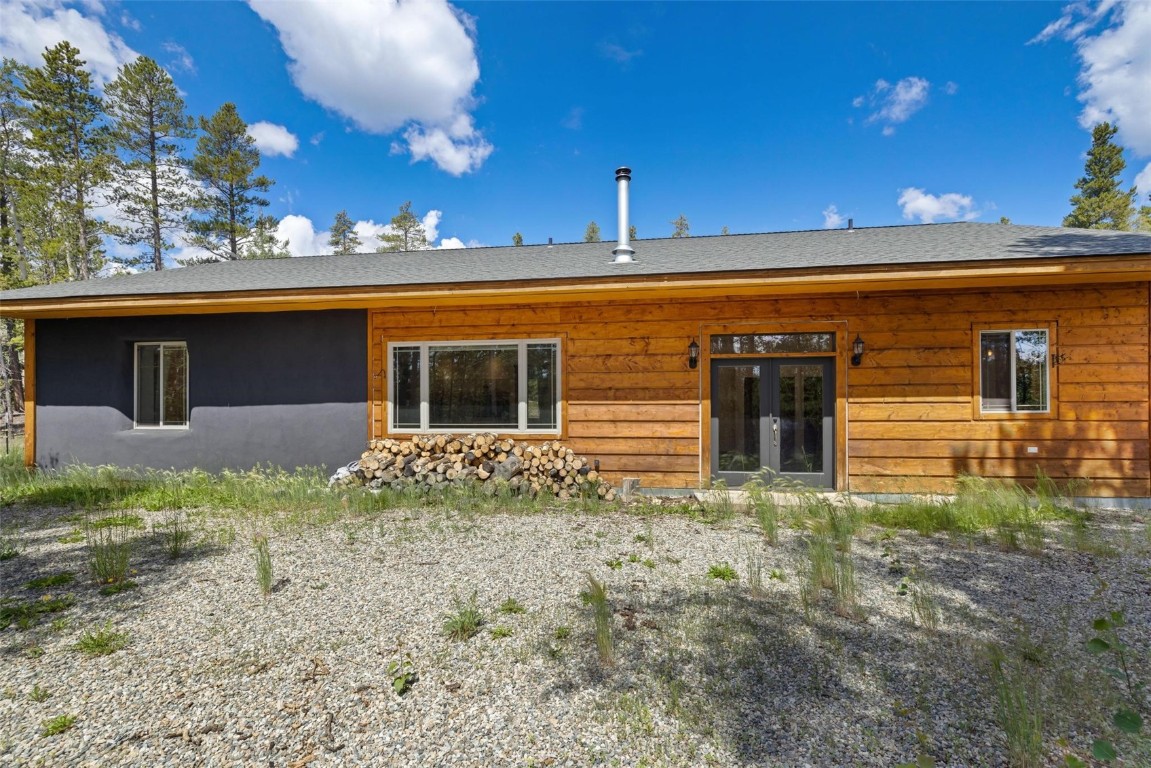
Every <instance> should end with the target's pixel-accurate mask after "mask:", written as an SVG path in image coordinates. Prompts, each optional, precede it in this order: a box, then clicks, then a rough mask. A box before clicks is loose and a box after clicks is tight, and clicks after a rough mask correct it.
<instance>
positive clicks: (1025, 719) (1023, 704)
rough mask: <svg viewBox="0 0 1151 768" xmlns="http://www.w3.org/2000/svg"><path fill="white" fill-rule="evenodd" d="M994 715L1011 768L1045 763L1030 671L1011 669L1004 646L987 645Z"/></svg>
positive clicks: (1040, 720)
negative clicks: (1004, 740)
mask: <svg viewBox="0 0 1151 768" xmlns="http://www.w3.org/2000/svg"><path fill="white" fill-rule="evenodd" d="M987 657H988V664H989V667H990V675H991V684H992V687H993V688H994V689H995V699H996V707H995V714H996V717H997V718H998V720H999V725H1000V727H1002V728H1003V733H1004V735H1005V736H1006V737H1007V759H1008V762H1009V763H1010V764H1011V765H1012V766H1013V767H1014V768H1039V766H1042V765H1044V763H1045V760H1044V754H1043V705H1042V702H1041V701H1040V691H1039V685H1038V683H1037V680H1036V675H1034V674H1033V670H1029V669H1019V668H1012V667H1011V666H1010V665H1009V664H1008V660H1007V655H1006V654H1005V653H1004V652H1003V649H1002V648H1000V647H999V646H998V645H995V644H994V643H992V644H989V645H988V646H987Z"/></svg>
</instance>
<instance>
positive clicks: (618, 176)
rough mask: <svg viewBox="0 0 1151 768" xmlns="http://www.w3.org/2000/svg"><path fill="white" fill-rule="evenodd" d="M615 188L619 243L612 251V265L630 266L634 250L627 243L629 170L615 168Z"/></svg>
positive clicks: (628, 232) (628, 227) (628, 230)
mask: <svg viewBox="0 0 1151 768" xmlns="http://www.w3.org/2000/svg"><path fill="white" fill-rule="evenodd" d="M615 181H616V188H617V189H618V190H619V213H618V218H619V242H618V243H617V244H616V247H615V248H613V249H612V255H613V256H615V258H614V259H612V264H630V263H631V262H633V261H635V259H633V258H632V256H634V255H635V250H634V249H633V248H632V247H631V244H630V243H629V242H628V239H629V238H630V236H631V235H630V225H629V223H628V210H627V205H628V200H627V188H628V184H629V183H630V182H631V168H616V170H615Z"/></svg>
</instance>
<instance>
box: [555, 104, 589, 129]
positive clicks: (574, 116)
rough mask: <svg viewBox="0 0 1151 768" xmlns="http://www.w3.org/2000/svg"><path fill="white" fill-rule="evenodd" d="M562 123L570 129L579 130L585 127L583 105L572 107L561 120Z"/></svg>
mask: <svg viewBox="0 0 1151 768" xmlns="http://www.w3.org/2000/svg"><path fill="white" fill-rule="evenodd" d="M560 125H562V126H563V127H564V128H567V129H568V130H569V131H578V130H579V129H581V128H583V107H572V108H571V111H570V112H568V113H567V116H566V117H565V118H564V119H563V120H561V121H560Z"/></svg>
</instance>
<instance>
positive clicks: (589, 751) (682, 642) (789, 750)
mask: <svg viewBox="0 0 1151 768" xmlns="http://www.w3.org/2000/svg"><path fill="white" fill-rule="evenodd" d="M0 514H2V515H3V518H4V520H3V522H4V524H5V526H6V527H7V528H8V531H9V533H12V531H15V532H16V535H18V536H19V537H20V539H21V542H22V550H23V551H22V552H21V554H20V555H19V556H17V557H15V558H13V559H11V560H7V561H4V562H2V563H0V569H2V594H3V596H4V597H5V598H9V599H11V600H16V601H25V602H33V601H36V600H40V599H43V596H44V595H45V594H51V595H53V596H57V597H58V596H61V595H65V594H71V595H73V596H74V598H75V600H76V603H75V605H73V606H72V607H71V608H68V609H67V610H65V611H63V612H61V613H57V614H50V615H46V616H43V617H42V618H41V619H40V621H39V623H38V624H36V625H35V626H33V627H26V628H24V629H20V628H18V627H17V626H16V625H13V626H10V627H8V628H7V629H5V630H3V631H0V680H2V681H3V683H2V684H3V696H2V697H0V763H3V764H5V765H13V766H24V765H47V766H70V765H82V766H89V765H91V766H97V765H99V766H119V765H123V766H154V765H204V766H216V765H229V766H231V765H268V766H301V767H302V766H306V765H307V766H313V767H317V766H336V765H349V766H351V765H421V766H422V765H466V766H489V765H499V766H503V765H508V766H550V765H555V766H583V765H629V766H630V765H723V766H740V765H749V766H750V765H754V766H805V765H818V766H833V765H834V766H839V765H843V766H847V765H853V766H854V765H859V766H872V765H874V766H892V765H896V764H898V763H900V762H904V761H908V762H913V761H916V760H917V759H920V760H925V759H926V758H927V757H928V756H930V757H931V758H933V759H934V760H935V765H940V766H942V765H952V766H960V765H963V766H999V765H1007V764H1008V761H1007V757H1006V754H1007V742H1006V740H1005V737H1004V735H1003V731H1002V729H1001V728H1000V727H999V726H998V724H997V722H996V718H995V702H996V694H995V691H994V688H993V687H992V685H991V683H990V682H989V669H990V665H989V663H988V662H987V659H986V652H985V650H984V649H985V647H986V644H987V643H988V642H996V643H999V644H1001V645H1002V646H1003V647H1004V648H1006V649H1007V654H1008V669H1009V671H1012V670H1013V672H1012V674H1014V675H1015V678H1014V679H1017V680H1019V681H1022V682H1021V683H1020V685H1023V686H1027V685H1031V686H1032V687H1033V688H1034V687H1035V686H1039V687H1038V689H1037V690H1038V691H1039V692H1040V694H1041V695H1042V697H1043V701H1044V702H1046V704H1045V707H1044V709H1045V711H1047V712H1048V715H1047V722H1046V723H1045V731H1044V734H1045V750H1046V752H1047V755H1048V759H1049V761H1050V764H1052V765H1056V764H1058V765H1062V764H1063V762H1062V756H1061V755H1062V753H1063V752H1064V751H1066V750H1068V749H1070V750H1073V751H1075V752H1076V753H1077V754H1079V755H1081V756H1086V755H1087V754H1088V752H1089V750H1090V744H1091V741H1092V739H1094V738H1096V737H1098V736H1100V735H1105V734H1110V731H1109V730H1108V724H1107V720H1108V718H1109V712H1110V711H1111V710H1110V707H1111V706H1112V699H1113V698H1114V694H1115V691H1116V688H1115V686H1114V685H1113V684H1112V683H1111V681H1110V680H1109V679H1108V678H1106V677H1105V676H1104V675H1103V674H1102V672H1101V671H1100V669H1101V663H1100V660H1099V659H1098V658H1096V657H1090V656H1088V655H1087V654H1086V653H1085V652H1084V642H1085V640H1086V639H1087V638H1089V637H1090V636H1091V620H1092V619H1093V618H1094V617H1096V616H1098V615H1102V614H1103V613H1105V612H1106V611H1109V610H1112V609H1122V610H1123V611H1124V612H1125V614H1126V618H1127V621H1128V623H1129V626H1128V628H1127V634H1126V639H1127V641H1128V643H1129V644H1130V645H1131V646H1132V649H1133V651H1134V653H1133V657H1134V658H1135V663H1136V664H1137V670H1138V671H1139V673H1140V674H1142V675H1145V674H1146V672H1147V671H1148V669H1147V666H1148V665H1147V662H1148V658H1149V657H1148V648H1149V647H1151V588H1149V586H1148V584H1149V582H1151V580H1149V575H1151V538H1149V537H1148V533H1147V531H1146V524H1145V522H1144V521H1143V520H1141V519H1140V518H1139V517H1136V516H1132V515H1129V514H1126V513H1119V512H1114V513H1100V514H1099V515H1097V516H1096V518H1095V522H1094V523H1093V524H1092V531H1091V536H1090V538H1089V539H1088V540H1084V539H1082V538H1081V539H1078V540H1075V539H1073V537H1072V535H1071V534H1070V532H1062V531H1059V530H1055V529H1049V530H1048V532H1047V541H1046V543H1045V546H1044V551H1043V552H1042V553H1041V554H1027V553H1024V552H1020V551H1003V550H1001V549H1000V548H998V547H997V546H995V544H994V543H992V542H989V541H980V540H973V539H953V538H949V537H945V536H937V537H933V538H923V537H920V536H918V535H915V534H911V533H899V534H897V535H895V534H891V533H886V532H883V531H880V530H879V529H866V530H864V531H861V532H860V533H859V535H858V536H857V538H856V540H855V543H854V547H853V554H852V557H853V562H854V563H855V568H856V587H857V590H858V596H859V605H860V607H861V609H862V616H860V617H856V618H844V617H841V616H840V615H837V614H836V612H834V611H833V610H832V608H833V606H832V603H831V600H830V598H829V597H828V596H826V595H824V596H823V597H822V598H820V603H819V604H817V605H810V606H809V607H808V609H807V610H805V608H804V605H803V601H802V600H801V592H802V590H801V585H802V583H803V582H804V578H805V577H804V573H805V571H806V568H807V555H806V551H807V548H806V545H805V543H804V540H803V536H802V534H801V533H800V532H795V531H785V532H784V533H783V535H782V540H781V542H780V545H779V546H777V547H770V546H767V544H766V543H765V542H764V541H763V538H762V536H761V535H760V533H759V531H758V529H757V528H755V527H754V526H753V525H752V523H751V521H750V519H749V518H746V517H743V516H737V517H736V518H734V519H732V520H730V521H728V522H726V523H722V524H706V523H702V522H698V521H694V520H692V519H689V518H687V517H685V516H682V515H680V516H671V515H655V516H638V515H629V514H620V513H615V514H610V515H608V514H581V513H577V512H553V513H544V514H535V515H483V516H478V517H475V516H471V517H469V516H465V515H460V514H456V513H452V512H445V511H422V512H409V513H400V512H393V513H387V514H384V515H381V516H378V517H374V518H372V519H362V520H352V521H342V522H336V523H329V524H325V525H307V524H303V523H299V522H295V523H287V522H286V521H280V522H279V523H278V524H275V523H274V521H269V520H260V521H245V520H243V519H242V518H240V517H207V516H204V517H196V516H193V518H192V525H193V527H194V528H195V533H196V537H195V538H196V541H197V542H198V544H197V545H196V546H194V547H193V548H192V549H191V551H189V552H188V553H186V554H185V555H183V556H182V557H180V558H178V559H175V560H173V559H169V558H168V556H167V553H166V552H165V550H164V548H163V546H162V543H161V542H160V540H159V539H158V538H157V537H155V536H153V535H151V534H148V533H145V532H144V531H141V532H139V537H140V538H139V539H138V541H137V544H136V547H135V550H134V554H133V561H132V567H133V568H134V569H135V571H136V572H135V573H134V574H133V575H132V578H133V579H134V580H135V581H136V582H137V583H138V585H139V586H138V588H136V589H133V590H130V591H126V592H122V593H120V594H117V595H114V596H102V595H100V594H99V592H98V591H97V588H96V587H95V586H93V585H91V584H90V583H89V582H88V578H87V572H88V565H87V560H86V557H87V555H86V547H85V544H84V543H83V542H82V541H80V542H76V541H74V540H73V542H72V543H61V541H60V540H61V538H64V539H65V540H67V539H68V534H69V533H73V532H74V531H75V528H76V522H75V518H74V517H73V519H72V520H71V521H69V520H68V519H67V518H66V515H67V514H68V513H65V512H60V511H55V512H53V511H51V510H39V511H29V510H0ZM139 514H141V515H143V516H144V517H145V518H147V521H148V523H149V524H150V523H153V522H158V521H163V520H164V519H165V518H166V517H167V518H170V517H171V515H167V516H165V515H163V514H148V513H139ZM256 533H265V534H267V535H268V538H269V541H270V550H271V555H272V561H273V566H274V571H275V579H276V587H275V588H274V590H273V592H272V593H271V594H270V595H269V596H267V597H266V598H265V597H264V596H263V595H262V594H261V593H260V590H259V588H258V584H257V579H256V571H255V565H254V555H253V548H252V546H251V541H252V537H253V535H254V534H256ZM74 538H75V537H73V539H74ZM1073 544H1075V546H1072V545H1073ZM750 561H758V562H760V563H761V564H762V582H763V589H762V590H761V591H760V590H756V591H755V592H757V593H753V590H752V589H751V588H750V584H749V562H750ZM609 563H610V564H609ZM721 563H729V564H731V565H732V566H733V567H734V569H735V570H736V572H737V573H738V574H739V579H738V580H737V581H733V582H728V583H725V582H723V581H720V580H717V579H712V578H708V577H707V573H708V570H709V568H710V567H711V566H713V565H718V564H721ZM65 570H68V571H73V572H75V573H76V574H77V578H76V581H75V583H73V584H69V585H66V586H59V587H48V588H41V589H34V588H30V587H29V586H27V582H28V581H29V580H30V579H32V578H35V577H42V576H50V575H52V574H56V573H59V572H61V571H65ZM589 572H590V573H591V574H593V575H595V576H596V577H597V578H598V579H601V580H603V581H604V582H605V583H606V584H607V589H608V598H609V601H610V603H611V606H612V608H613V610H614V613H613V617H612V621H613V634H614V648H615V663H614V665H612V666H610V667H605V666H604V665H603V664H601V663H600V660H599V656H598V655H597V652H596V645H595V640H594V635H593V623H592V614H591V609H590V608H589V607H587V606H585V605H584V603H583V601H582V600H581V598H580V593H581V592H582V591H583V590H584V589H586V586H587V578H586V573H589ZM909 574H916V575H917V577H918V579H917V581H916V582H915V583H916V584H918V585H922V587H923V589H925V590H926V591H927V594H928V595H929V596H930V597H931V599H932V602H933V603H934V604H935V605H936V606H938V608H939V609H940V611H941V616H942V618H941V620H940V623H939V626H938V628H937V629H936V630H935V631H929V630H928V629H927V628H926V627H924V626H923V623H922V622H921V621H918V622H917V621H914V620H913V616H912V599H911V596H910V595H906V594H900V583H901V580H902V579H903V578H904V576H906V575H909ZM780 576H781V577H782V578H777V577H780ZM473 593H474V594H475V599H476V602H477V604H478V606H479V607H480V609H481V610H482V612H483V614H484V617H485V619H486V622H487V623H486V624H485V625H484V626H483V628H482V630H481V631H480V633H479V634H478V635H476V636H475V637H472V638H471V639H469V640H466V641H463V642H453V641H452V640H450V639H448V638H447V637H446V635H445V633H444V629H443V624H444V620H445V617H446V616H447V615H448V614H449V613H451V612H452V611H453V605H454V601H455V600H466V599H467V598H469V597H470V596H471V595H472V594H473ZM509 597H512V598H515V599H516V600H517V601H518V602H519V603H520V604H521V605H522V606H523V607H524V608H525V609H526V611H525V612H524V613H519V614H511V613H507V614H505V613H500V612H499V606H500V605H501V603H503V602H504V601H505V600H506V599H507V598H509ZM9 604H11V602H10V603H9ZM53 620H56V621H55V622H53ZM102 626H106V627H107V628H108V629H110V630H111V631H118V632H121V633H124V634H125V635H126V636H127V640H128V642H127V645H126V646H125V647H124V648H123V649H121V650H119V651H117V652H115V653H112V654H110V655H106V656H89V655H86V654H84V653H82V652H80V651H79V650H77V649H76V648H75V645H76V643H77V641H78V640H79V639H80V637H81V636H82V635H83V634H84V633H85V632H86V631H89V630H93V629H97V628H100V627H102ZM496 627H504V628H507V630H510V633H511V634H510V636H507V637H499V636H497V635H498V634H500V633H498V632H497V633H496V635H493V629H494V628H496ZM564 628H567V629H568V630H570V632H568V633H565V632H564ZM557 630H558V631H557ZM565 634H566V635H567V636H564V635H565ZM409 658H410V664H411V668H413V669H414V670H416V671H417V672H418V679H417V680H416V682H415V683H414V685H412V687H411V689H410V691H409V692H407V693H406V694H405V695H403V696H399V695H396V694H395V693H394V692H393V690H392V679H393V674H391V673H390V672H389V665H391V664H393V663H399V662H401V661H403V660H405V659H409ZM1144 679H1145V678H1144ZM34 691H36V692H43V693H47V694H49V695H48V697H47V698H46V699H45V700H43V701H36V700H35V699H36V698H43V696H42V695H41V696H34V693H33V692H34ZM59 715H71V716H74V717H75V723H74V725H73V726H72V727H71V728H70V729H68V730H66V731H65V732H63V733H61V734H59V735H54V736H44V735H42V734H41V729H42V724H43V722H44V721H45V720H47V719H49V718H53V717H56V716H59ZM1136 759H1141V758H1128V762H1127V764H1128V765H1134V764H1136V763H1135V762H1132V760H1136Z"/></svg>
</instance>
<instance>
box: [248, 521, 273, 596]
mask: <svg viewBox="0 0 1151 768" xmlns="http://www.w3.org/2000/svg"><path fill="white" fill-rule="evenodd" d="M252 543H253V546H254V547H255V559H256V582H257V583H258V584H259V585H260V594H262V595H263V596H264V597H267V596H268V595H270V594H272V579H273V577H274V574H273V573H272V551H271V549H269V548H268V537H267V536H265V535H264V534H262V533H259V534H256V537H255V539H253V541H252Z"/></svg>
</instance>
